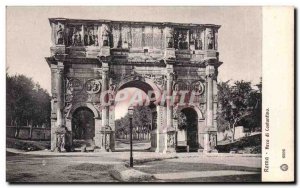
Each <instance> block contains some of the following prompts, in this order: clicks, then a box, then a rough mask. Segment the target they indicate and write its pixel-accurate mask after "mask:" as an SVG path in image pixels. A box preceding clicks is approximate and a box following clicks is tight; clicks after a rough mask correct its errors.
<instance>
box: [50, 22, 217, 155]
mask: <svg viewBox="0 0 300 188" xmlns="http://www.w3.org/2000/svg"><path fill="white" fill-rule="evenodd" d="M49 21H50V26H51V29H52V30H51V31H52V34H51V39H52V40H51V41H52V45H51V48H50V51H51V56H50V57H46V61H47V63H48V65H49V67H50V69H51V86H52V89H51V93H52V101H51V104H52V110H51V150H52V151H65V150H66V151H71V150H72V147H73V140H74V138H77V137H78V138H85V139H90V140H91V141H92V142H93V145H94V148H95V150H94V151H99V150H100V151H101V150H103V151H114V150H115V113H116V112H115V109H114V106H115V104H116V98H115V97H116V94H117V92H118V91H120V90H122V89H124V88H129V87H135V88H138V89H140V90H142V91H144V92H145V93H146V94H148V93H151V94H150V95H148V96H149V99H150V102H149V104H148V106H149V107H150V108H151V112H152V126H151V127H152V130H151V150H152V151H156V152H162V153H166V152H175V151H176V148H177V147H178V146H181V145H183V146H185V145H190V146H193V147H196V148H197V150H198V151H200V152H205V153H207V152H216V144H217V143H216V141H217V138H216V135H217V134H216V133H217V121H216V112H217V102H218V101H217V75H218V67H219V66H220V65H221V64H222V62H220V61H219V53H218V29H219V28H220V26H219V25H213V24H181V23H158V22H132V21H110V20H78V19H65V18H50V19H49ZM81 109H87V110H88V112H87V113H83V112H82V113H81V112H80V110H81ZM182 112H183V113H185V114H186V116H187V117H190V118H191V119H192V120H190V121H187V122H188V123H187V129H186V131H187V133H182V130H181V129H180V127H179V124H180V123H179V119H180V118H179V116H180V113H182ZM77 116H83V117H85V116H89V117H92V118H91V120H89V121H84V123H82V124H85V125H86V126H87V127H86V128H85V129H84V130H85V131H84V135H83V133H82V131H81V132H80V130H81V127H80V126H78V125H79V124H80V123H78V121H79V120H78V118H76V117H77ZM83 119H84V118H83ZM191 122H194V123H191ZM192 124H193V126H194V127H193V128H191V126H192ZM181 134H187V135H191V136H188V138H187V139H186V138H185V139H182V138H183V137H181V136H180V135H181Z"/></svg>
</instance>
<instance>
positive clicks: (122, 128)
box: [115, 106, 152, 140]
mask: <svg viewBox="0 0 300 188" xmlns="http://www.w3.org/2000/svg"><path fill="white" fill-rule="evenodd" d="M151 125H152V114H151V110H150V108H149V107H147V106H138V107H136V108H135V109H134V111H133V117H132V126H133V130H134V131H135V133H136V135H137V139H138V140H140V136H141V135H144V134H150V131H151ZM115 126H116V132H117V134H118V135H121V134H126V133H129V115H128V114H126V115H125V116H124V117H122V118H121V119H118V120H116V121H115Z"/></svg>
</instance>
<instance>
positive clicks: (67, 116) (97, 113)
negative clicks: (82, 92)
mask: <svg viewBox="0 0 300 188" xmlns="http://www.w3.org/2000/svg"><path fill="white" fill-rule="evenodd" d="M82 107H86V108H88V109H90V110H91V111H92V112H93V114H94V118H100V113H99V112H98V110H97V109H96V108H95V107H94V105H92V104H91V103H85V102H80V103H76V104H74V105H72V107H71V109H70V111H69V112H68V113H67V115H66V118H67V119H71V118H72V114H73V113H74V112H75V111H76V110H77V109H78V108H82Z"/></svg>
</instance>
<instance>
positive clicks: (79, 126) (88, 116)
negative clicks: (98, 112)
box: [72, 107, 95, 148]
mask: <svg viewBox="0 0 300 188" xmlns="http://www.w3.org/2000/svg"><path fill="white" fill-rule="evenodd" d="M94 137H95V120H94V113H93V111H92V110H91V109H89V108H88V107H79V108H77V109H76V110H75V111H74V112H73V113H72V138H73V146H74V147H75V148H78V147H82V146H84V145H85V146H87V147H88V146H93V145H95V141H94Z"/></svg>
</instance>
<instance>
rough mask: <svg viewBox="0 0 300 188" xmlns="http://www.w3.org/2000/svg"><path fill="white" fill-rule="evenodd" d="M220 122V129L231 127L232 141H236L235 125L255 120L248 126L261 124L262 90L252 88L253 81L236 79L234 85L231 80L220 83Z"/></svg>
mask: <svg viewBox="0 0 300 188" xmlns="http://www.w3.org/2000/svg"><path fill="white" fill-rule="evenodd" d="M218 98H219V109H218V122H219V127H218V129H219V130H224V129H229V130H230V131H231V132H232V135H233V136H232V138H231V141H234V136H235V127H236V126H237V125H238V124H239V123H241V121H244V122H245V121H246V120H247V119H248V120H253V118H254V119H255V121H253V122H252V123H250V122H248V123H246V126H247V125H248V126H252V127H255V126H258V125H259V126H261V122H260V123H259V115H258V114H259V112H261V106H259V104H260V101H261V92H258V91H257V90H254V89H252V87H251V82H245V81H243V80H242V81H236V82H235V83H234V84H233V85H232V86H231V85H229V81H227V82H221V83H219V84H218Z"/></svg>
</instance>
